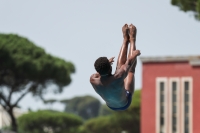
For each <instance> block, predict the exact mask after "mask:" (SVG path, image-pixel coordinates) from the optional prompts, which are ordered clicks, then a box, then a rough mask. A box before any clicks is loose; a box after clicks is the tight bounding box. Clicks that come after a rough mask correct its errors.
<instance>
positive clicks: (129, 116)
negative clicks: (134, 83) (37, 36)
mask: <svg viewBox="0 0 200 133" xmlns="http://www.w3.org/2000/svg"><path fill="white" fill-rule="evenodd" d="M84 128H85V130H87V131H88V132H89V133H121V131H126V132H127V133H139V132H140V90H136V91H135V93H134V96H133V100H132V103H131V106H130V107H129V108H128V109H127V110H126V111H118V112H115V113H113V114H112V115H108V116H101V117H97V118H93V119H90V120H88V121H87V122H86V123H85V124H84Z"/></svg>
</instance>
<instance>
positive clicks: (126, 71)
mask: <svg viewBox="0 0 200 133" xmlns="http://www.w3.org/2000/svg"><path fill="white" fill-rule="evenodd" d="M136 31H137V30H136V27H135V26H134V25H133V24H130V25H129V26H128V25H127V24H125V25H124V26H123V27H122V33H123V44H122V47H121V50H120V53H119V56H118V60H117V67H116V71H115V73H114V74H112V66H111V65H112V63H113V62H114V57H112V58H110V59H108V58H107V57H99V58H98V59H97V60H96V61H95V63H94V67H95V69H96V71H97V73H95V74H93V75H91V77H90V83H91V84H92V86H93V88H94V90H95V91H96V92H97V93H98V94H99V95H100V96H101V97H102V98H103V99H104V100H105V102H106V104H107V106H108V107H109V108H110V109H112V110H116V111H119V110H126V109H127V108H128V107H129V106H130V104H131V101H132V94H133V93H134V90H135V77H134V74H135V67H136V64H137V56H139V55H140V51H139V50H136V46H135V42H136ZM129 43H130V48H129V53H128V57H127V51H128V45H129Z"/></svg>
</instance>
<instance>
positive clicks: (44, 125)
mask: <svg viewBox="0 0 200 133" xmlns="http://www.w3.org/2000/svg"><path fill="white" fill-rule="evenodd" d="M81 124H82V119H81V118H80V117H78V116H75V115H73V114H67V113H61V112H53V111H37V112H29V113H28V114H24V115H22V116H21V117H19V118H18V125H19V132H20V133H75V132H76V131H78V129H79V128H78V127H79V126H80V125H81Z"/></svg>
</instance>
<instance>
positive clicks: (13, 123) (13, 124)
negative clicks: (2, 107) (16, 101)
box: [8, 108, 17, 133]
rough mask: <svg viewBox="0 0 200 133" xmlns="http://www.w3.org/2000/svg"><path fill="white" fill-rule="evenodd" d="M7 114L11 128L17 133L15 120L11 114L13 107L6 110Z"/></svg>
mask: <svg viewBox="0 0 200 133" xmlns="http://www.w3.org/2000/svg"><path fill="white" fill-rule="evenodd" d="M8 114H9V115H10V118H11V129H12V131H14V132H16V133H17V122H16V119H15V117H14V114H13V108H11V109H9V110H8Z"/></svg>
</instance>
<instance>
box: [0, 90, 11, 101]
mask: <svg viewBox="0 0 200 133" xmlns="http://www.w3.org/2000/svg"><path fill="white" fill-rule="evenodd" d="M0 98H1V99H2V100H3V101H4V102H5V104H9V103H8V101H6V98H5V97H4V95H3V94H2V92H0Z"/></svg>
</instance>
